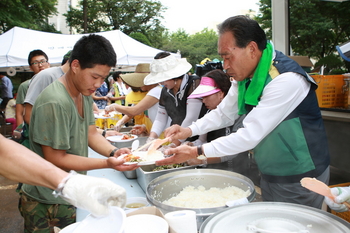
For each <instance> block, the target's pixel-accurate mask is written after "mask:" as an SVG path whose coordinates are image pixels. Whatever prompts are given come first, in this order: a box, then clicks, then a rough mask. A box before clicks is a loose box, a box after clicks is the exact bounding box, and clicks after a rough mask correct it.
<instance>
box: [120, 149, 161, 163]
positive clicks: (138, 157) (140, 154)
mask: <svg viewBox="0 0 350 233" xmlns="http://www.w3.org/2000/svg"><path fill="white" fill-rule="evenodd" d="M161 159H164V154H163V153H162V152H161V151H156V152H154V153H152V154H150V155H148V154H147V151H136V152H134V153H133V154H128V155H126V156H125V157H124V160H125V161H126V162H153V161H157V160H161Z"/></svg>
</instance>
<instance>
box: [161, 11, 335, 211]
mask: <svg viewBox="0 0 350 233" xmlns="http://www.w3.org/2000/svg"><path fill="white" fill-rule="evenodd" d="M218 31H219V40H218V52H219V54H220V55H221V57H222V58H223V61H224V67H223V68H224V69H225V70H226V72H227V74H228V75H230V76H232V77H233V78H234V81H232V85H231V88H230V90H229V93H228V94H227V95H226V97H225V98H224V99H223V100H222V101H221V103H220V104H219V105H218V106H217V108H216V109H214V110H212V111H210V112H209V113H208V114H206V115H205V116H204V117H203V118H201V119H199V120H197V121H196V122H194V123H192V124H191V125H190V126H188V127H181V126H179V125H175V126H171V127H170V128H168V129H167V130H166V131H165V135H166V136H170V135H171V136H172V138H173V139H184V138H187V137H190V136H194V135H201V134H204V133H207V132H210V131H212V130H215V129H220V128H223V127H226V126H230V125H232V124H234V122H235V120H236V119H237V118H238V117H239V116H240V115H243V114H246V117H245V118H244V120H243V125H244V127H243V128H241V129H239V130H238V131H237V132H235V133H231V134H230V135H228V136H224V137H220V138H218V139H216V140H214V141H211V142H210V143H206V144H203V145H202V146H199V147H190V146H186V145H183V146H179V147H177V148H171V149H168V150H166V151H165V154H173V156H171V157H169V158H166V159H163V160H160V161H157V162H156V164H157V165H158V166H159V165H166V164H173V163H182V162H185V161H187V160H188V159H191V158H196V157H198V156H199V155H203V156H201V157H207V158H208V157H222V156H227V155H232V154H237V153H240V152H243V151H247V150H252V149H253V153H254V159H255V161H256V164H257V166H258V168H259V171H260V173H261V180H260V188H261V194H262V198H263V201H272V202H288V203H296V204H302V205H307V206H311V207H315V208H319V209H321V208H322V204H323V200H324V197H323V196H321V195H319V194H317V193H314V192H312V191H310V190H308V189H306V188H304V187H302V186H301V184H300V180H301V179H302V178H303V177H315V178H317V179H318V180H320V181H322V182H324V183H326V184H328V181H329V175H330V174H329V173H330V172H329V165H330V155H329V148H328V141H327V136H326V131H325V128H324V124H323V120H322V115H321V112H320V108H319V106H318V102H317V96H316V93H315V89H316V88H317V84H316V83H315V81H314V80H313V79H312V78H311V77H310V76H309V75H308V74H307V73H306V72H305V71H304V70H303V68H302V67H300V66H299V65H298V63H296V62H295V61H293V60H292V59H290V58H289V57H287V56H286V55H284V54H282V53H281V52H279V51H275V50H274V47H273V44H272V43H271V42H270V41H268V40H267V38H266V34H265V32H264V30H263V29H262V28H261V27H260V26H259V24H258V23H257V22H256V21H254V20H252V19H250V18H249V17H248V16H242V15H240V16H234V17H230V18H228V19H226V20H225V21H224V22H223V23H222V24H220V25H219V26H218Z"/></svg>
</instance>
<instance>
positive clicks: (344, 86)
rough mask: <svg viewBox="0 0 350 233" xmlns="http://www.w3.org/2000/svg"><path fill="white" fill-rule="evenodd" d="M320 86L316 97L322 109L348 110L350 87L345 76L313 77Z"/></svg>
mask: <svg viewBox="0 0 350 233" xmlns="http://www.w3.org/2000/svg"><path fill="white" fill-rule="evenodd" d="M311 77H312V78H313V79H314V80H315V81H316V83H317V84H318V88H317V89H316V95H317V99H318V105H319V107H320V108H346V109H347V108H348V95H349V86H348V82H345V80H344V79H347V78H348V77H346V76H344V75H311Z"/></svg>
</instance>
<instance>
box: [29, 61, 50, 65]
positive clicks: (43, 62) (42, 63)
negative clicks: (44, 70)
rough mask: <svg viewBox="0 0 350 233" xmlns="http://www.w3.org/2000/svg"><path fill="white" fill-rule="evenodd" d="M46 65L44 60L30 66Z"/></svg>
mask: <svg viewBox="0 0 350 233" xmlns="http://www.w3.org/2000/svg"><path fill="white" fill-rule="evenodd" d="M46 63H47V61H46V60H41V61H38V62H33V63H32V64H31V65H32V66H39V65H44V64H46Z"/></svg>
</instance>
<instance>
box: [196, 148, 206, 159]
mask: <svg viewBox="0 0 350 233" xmlns="http://www.w3.org/2000/svg"><path fill="white" fill-rule="evenodd" d="M197 154H198V156H197V159H200V160H204V159H207V157H205V155H204V153H203V148H202V146H197Z"/></svg>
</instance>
